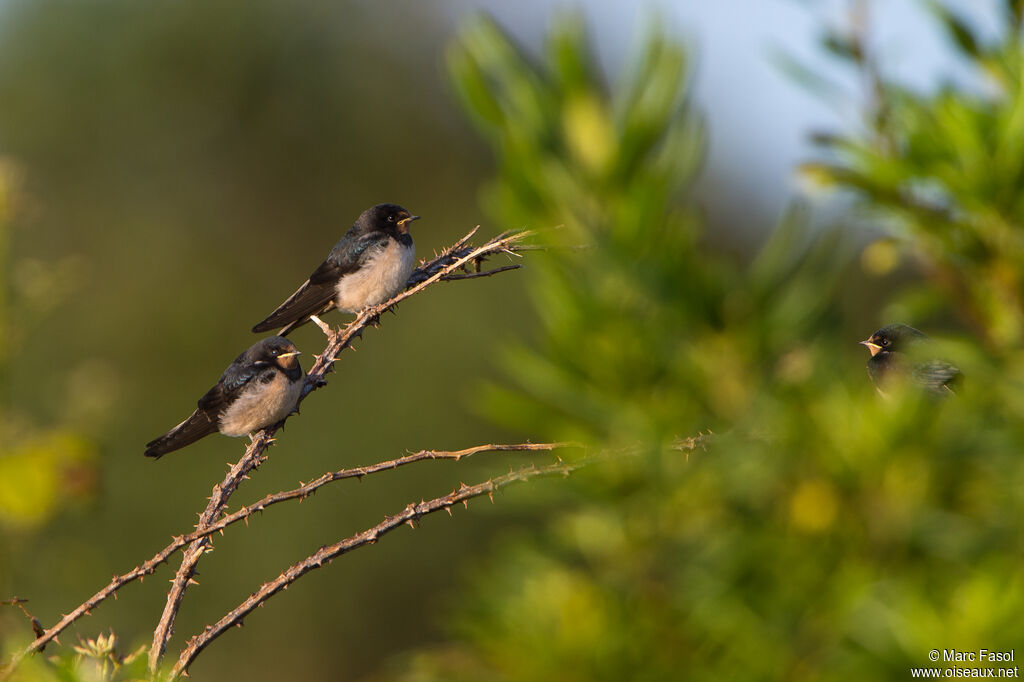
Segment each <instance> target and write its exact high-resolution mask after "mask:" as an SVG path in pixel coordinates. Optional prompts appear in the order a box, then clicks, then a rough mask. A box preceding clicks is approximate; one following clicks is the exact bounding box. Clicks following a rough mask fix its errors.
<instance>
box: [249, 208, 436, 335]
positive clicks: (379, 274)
mask: <svg viewBox="0 0 1024 682" xmlns="http://www.w3.org/2000/svg"><path fill="white" fill-rule="evenodd" d="M418 219H419V216H418V215H412V214H411V213H409V212H408V211H407V210H405V209H404V208H402V207H401V206H398V205H397V204H377V205H376V206H374V207H373V208H368V209H366V210H365V211H363V213H362V215H360V216H359V219H358V220H356V222H355V224H353V225H352V227H350V228H349V230H348V232H346V233H345V236H344V237H342V238H341V239H340V240H338V243H337V244H335V245H334V248H333V249H331V253H330V254H328V256H327V260H325V261H324V262H323V263H321V264H320V267H318V268H317V269H316V270H314V271H313V274H311V275H310V276H309V279H307V280H306V281H305V282H304V283H303V284H302V286H300V287H299V289H298V291H296V292H295V293H294V294H292V295H291V296H289V297H288V300H287V301H285V302H284V303H282V304H281V305H279V306H278V307H277V310H275V311H274V312H272V313H270V315H269V316H268V317H267V319H265V320H263V321H262V322H260V323H259V324H257V325H256V326H255V327H253V328H252V330H253V332H254V333H260V332H265V331H270V330H271V329H278V328H282V329H281V332H280V334H281V335H282V336H285V335H287V334H288V333H289V332H290V331H291V330H293V329H295V328H296V327H298V326H299V325H302V324H305V323H306V322H308V321H309V317H310V315H320V314H321V313H325V312H327V311H328V310H330V309H331V308H338V309H339V310H341V311H342V312H345V313H355V312H358V311H360V310H362V309H363V308H366V307H368V306H371V305H377V304H378V303H383V302H384V301H386V300H388V299H389V298H391V297H392V296H394V295H395V294H397V293H398V292H399V291H401V290H402V289H404V288H405V284H406V282H408V281H409V275H411V274H412V270H413V268H414V267H415V265H416V249H415V247H414V246H413V243H412V235H410V234H409V223H411V222H412V221H414V220H418Z"/></svg>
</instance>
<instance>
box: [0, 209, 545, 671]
mask: <svg viewBox="0 0 1024 682" xmlns="http://www.w3.org/2000/svg"><path fill="white" fill-rule="evenodd" d="M478 229H479V228H474V229H473V230H471V231H470V232H469V233H468V234H466V235H465V236H464V237H462V238H461V239H459V240H458V241H457V242H456V243H455V244H453V245H452V246H450V247H448V248H447V249H445V250H444V251H442V252H441V253H440V254H438V255H436V256H435V257H434V258H433V259H430V260H428V261H426V262H424V263H422V264H421V265H420V267H419V268H417V269H416V270H415V271H414V272H413V274H412V276H411V277H410V280H409V284H410V285H412V286H411V287H410V288H409V289H407V290H405V291H403V292H402V293H400V294H398V295H397V296H395V297H394V298H392V299H391V300H390V301H388V302H386V303H384V304H382V305H380V306H377V307H374V308H369V309H367V310H364V311H362V312H361V313H359V314H358V315H357V316H356V318H355V319H354V320H353V321H352V322H350V323H349V324H348V325H346V326H345V327H344V328H342V329H326V330H325V331H326V333H327V337H328V343H327V347H326V348H325V349H324V352H323V353H322V354H321V355H319V356H317V358H316V363H315V364H314V365H313V367H312V368H311V369H310V371H309V373H308V374H307V375H306V379H305V386H304V388H303V392H302V397H301V398H300V401H301V400H302V399H304V398H305V397H306V396H307V395H308V394H309V393H311V392H312V391H314V390H316V389H317V388H320V387H321V386H324V385H325V384H326V383H327V382H326V380H325V379H324V375H325V374H327V373H328V372H330V371H332V369H333V365H334V362H335V360H336V358H337V356H338V354H339V353H340V352H341V351H343V350H344V349H345V348H348V347H350V346H351V345H352V343H353V341H354V340H355V339H356V338H357V337H361V336H362V333H363V330H364V329H365V328H366V327H367V326H370V325H376V324H378V322H379V320H380V315H381V313H383V312H385V311H387V310H389V309H391V308H393V306H394V305H395V304H397V303H399V302H400V301H403V300H405V299H406V298H409V297H410V296H412V295H414V294H417V293H419V292H420V291H422V290H423V289H425V288H426V287H428V286H430V285H432V284H434V283H436V282H438V281H441V280H444V279H464V278H466V276H467V274H469V273H465V272H462V271H464V270H466V269H467V268H469V267H470V266H472V267H473V268H474V272H473V273H472V275H473V276H486V275H490V274H496V273H497V272H503V271H505V270H509V269H514V268H513V267H510V266H503V267H499V268H495V269H494V270H487V271H482V269H481V265H482V264H483V263H484V262H485V261H486V260H487V258H489V257H490V256H493V255H496V254H500V253H505V254H508V255H517V251H519V250H520V249H521V248H522V245H521V244H520V243H519V242H520V241H521V240H522V239H523V238H524V237H526V236H527V235H528V234H529V233H528V232H525V231H522V232H506V233H503V234H501V235H498V236H497V237H494V238H492V239H490V240H488V241H487V242H485V243H484V244H482V245H480V246H473V245H471V244H470V243H469V240H470V239H471V238H472V237H473V235H475V234H476V232H477V230H478ZM516 267H518V266H516ZM280 426H281V424H276V425H274V426H271V427H269V428H267V429H264V430H263V431H261V432H260V433H258V434H256V436H255V437H254V439H253V441H252V442H251V443H250V444H249V446H248V448H246V451H245V454H244V455H243V456H242V458H241V459H240V460H239V461H238V462H237V463H236V464H235V465H233V466H232V467H231V469H230V470H229V471H228V473H227V474H226V475H225V477H224V480H223V481H221V483H219V484H218V485H216V486H214V488H213V493H212V494H211V496H210V499H209V503H208V504H207V506H206V509H205V510H204V511H203V513H202V514H200V518H199V523H198V524H197V525H196V532H195V533H193V534H191V535H189V536H184V537H186V538H191V539H189V540H187V542H188V543H189V547H188V548H187V549H186V550H185V552H184V556H183V558H182V564H181V566H180V568H179V569H178V572H177V574H176V575H175V578H174V580H173V584H172V587H171V590H170V592H169V593H168V598H167V604H166V606H165V609H164V613H163V615H162V616H161V619H160V622H159V624H158V625H157V628H156V631H155V632H154V639H153V645H152V647H151V649H150V667H151V669H153V670H155V668H156V665H157V664H158V663H159V658H160V656H161V655H162V653H163V651H164V650H165V648H166V645H167V640H168V639H169V638H170V635H171V633H172V629H173V624H174V617H175V614H176V613H177V609H178V607H179V605H180V603H181V599H182V597H183V595H184V592H185V590H186V589H187V587H188V584H189V583H190V582H194V581H193V579H192V578H193V574H194V571H195V566H196V564H197V563H198V561H199V558H200V557H201V556H202V555H203V554H204V553H205V552H206V551H209V549H210V548H211V547H210V545H209V540H208V539H207V538H208V536H209V535H210V534H211V533H213V532H216V530H219V529H220V528H223V526H220V527H219V528H213V524H214V523H215V522H216V521H217V519H218V518H219V517H220V515H221V514H222V513H223V512H224V510H225V509H226V506H227V503H228V500H229V498H230V497H231V495H232V494H233V493H234V491H235V490H236V489H237V488H238V486H239V485H240V484H241V482H242V481H243V480H245V479H246V478H247V477H248V474H249V473H250V472H252V471H253V470H254V469H255V468H257V467H258V466H259V465H260V464H262V463H263V462H264V461H265V460H266V458H267V455H266V454H265V452H266V450H267V448H268V447H269V446H270V445H272V444H273V442H274V439H273V435H274V433H276V431H277V429H278V428H280ZM177 543H178V539H176V540H175V542H173V543H171V545H168V546H167V547H166V548H165V549H164V550H162V551H161V552H159V553H158V554H157V555H155V556H154V557H153V558H152V559H150V560H149V561H147V562H145V563H143V564H142V565H140V566H137V567H136V568H135V569H134V570H132V571H129V572H128V573H125V574H123V575H121V576H115V577H114V578H113V579H112V580H111V582H110V583H109V584H108V585H107V586H106V587H104V588H103V589H101V590H100V591H99V592H97V593H96V594H94V595H93V596H92V597H90V598H89V599H87V600H86V601H85V602H83V603H82V604H80V605H79V606H78V607H77V608H75V609H74V610H73V611H72V612H71V613H68V614H65V615H63V616H62V618H61V620H60V621H59V622H58V623H57V624H56V625H54V626H52V627H51V628H49V629H47V630H45V632H42V633H41V634H40V633H39V632H37V633H36V634H37V637H36V639H35V640H34V641H33V642H32V643H31V644H29V645H28V646H27V647H26V648H25V649H24V650H22V651H21V652H18V653H17V654H15V655H14V657H13V658H12V659H11V661H10V663H9V664H8V666H7V667H6V668H5V669H3V670H0V680H3V679H5V678H6V677H7V676H8V675H9V674H10V673H11V672H12V671H13V670H14V668H15V667H16V666H17V665H18V663H19V662H20V661H21V660H22V659H23V658H24V657H25V656H26V655H28V654H30V653H32V652H34V651H39V650H41V649H42V648H43V647H44V646H45V645H46V644H47V643H48V642H50V641H52V640H55V639H56V638H57V636H58V635H59V634H60V633H61V632H63V631H64V630H65V629H66V628H67V627H68V626H69V625H71V624H72V623H73V622H75V621H76V620H78V619H79V618H81V617H82V616H84V615H88V614H89V613H90V612H91V610H92V609H93V608H95V607H96V606H97V605H99V604H100V603H101V602H103V601H104V600H106V599H107V598H108V597H110V596H111V595H115V593H116V592H117V590H118V589H120V588H121V587H123V586H124V585H126V584H128V583H129V582H132V581H134V580H136V579H141V578H143V577H144V576H146V575H149V574H150V573H153V572H154V571H155V570H156V568H157V567H158V566H159V565H160V564H161V563H163V562H164V561H166V560H167V559H168V558H169V557H170V556H171V555H172V554H173V553H174V552H175V551H177V550H178V549H180V548H181V547H182V546H183V545H182V544H177Z"/></svg>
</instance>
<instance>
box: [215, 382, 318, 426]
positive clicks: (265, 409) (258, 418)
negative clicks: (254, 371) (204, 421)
mask: <svg viewBox="0 0 1024 682" xmlns="http://www.w3.org/2000/svg"><path fill="white" fill-rule="evenodd" d="M301 391H302V382H301V381H288V378H287V377H286V376H285V375H284V374H282V373H281V372H276V373H275V374H274V378H273V379H272V380H270V381H269V382H268V383H262V382H259V381H256V382H253V385H252V386H250V387H248V388H247V390H246V391H244V392H243V393H242V394H241V395H240V396H238V398H237V399H236V400H235V401H234V402H233V403H231V405H230V406H229V407H228V409H226V410H224V412H223V413H222V414H221V416H220V421H219V423H218V426H219V427H220V428H219V430H220V432H221V433H223V434H224V435H225V436H244V435H246V434H249V433H253V432H254V431H259V430H260V429H262V428H264V427H266V426H270V425H271V424H276V423H277V422H279V421H281V420H282V419H284V418H285V417H287V416H288V414H289V413H291V411H292V410H293V409H294V408H295V403H296V401H297V400H298V399H299V393H300V392H301Z"/></svg>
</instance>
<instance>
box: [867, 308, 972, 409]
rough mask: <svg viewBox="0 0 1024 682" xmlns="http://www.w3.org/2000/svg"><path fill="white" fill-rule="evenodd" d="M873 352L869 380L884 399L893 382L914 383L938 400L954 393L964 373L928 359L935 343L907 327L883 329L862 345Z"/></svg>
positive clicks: (870, 359)
mask: <svg viewBox="0 0 1024 682" xmlns="http://www.w3.org/2000/svg"><path fill="white" fill-rule="evenodd" d="M860 343H862V344H863V345H865V346H867V347H868V350H869V351H871V357H870V358H869V359H868V376H870V377H871V381H872V382H873V383H874V384H875V388H876V389H877V390H878V392H879V393H880V394H881V395H882V396H883V397H888V396H887V395H886V393H885V390H884V389H885V387H886V386H888V385H890V384H891V383H892V382H893V381H908V380H909V381H910V382H911V383H912V384H914V385H916V386H919V387H920V388H922V389H924V390H925V391H926V392H927V393H929V394H931V395H934V396H942V395H950V394H952V393H954V391H953V384H955V383H956V381H957V380H958V379H959V378H960V370H959V369H957V368H956V367H954V366H953V365H951V364H949V363H948V362H944V361H942V360H936V359H934V358H928V357H927V355H928V352H929V347H930V344H931V342H930V341H929V339H928V337H927V336H925V334H924V333H923V332H920V331H918V330H917V329H914V328H913V327H910V326H907V325H905V324H890V325H887V326H885V327H882V328H881V329H879V330H878V331H876V332H875V333H874V334H872V335H871V336H870V337H869V338H868V339H866V340H864V341H861V342H860Z"/></svg>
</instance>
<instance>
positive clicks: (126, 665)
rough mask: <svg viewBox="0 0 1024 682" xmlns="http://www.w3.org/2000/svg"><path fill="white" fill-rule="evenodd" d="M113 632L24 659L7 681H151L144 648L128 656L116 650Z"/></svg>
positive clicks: (116, 643)
mask: <svg viewBox="0 0 1024 682" xmlns="http://www.w3.org/2000/svg"><path fill="white" fill-rule="evenodd" d="M118 645H119V642H118V637H117V635H115V634H114V632H113V631H110V632H109V633H108V634H106V635H97V636H96V637H95V638H87V639H79V643H78V644H75V645H72V646H71V647H70V648H69V649H67V650H64V649H62V650H61V651H60V652H59V654H55V655H36V656H33V657H31V658H28V659H26V660H25V661H24V662H22V664H21V665H20V666H19V668H18V669H17V670H16V671H15V673H14V675H13V676H12V677H11V681H12V682H22V681H25V682H27V681H29V680H31V681H32V682H128V681H129V680H152V679H163V678H152V677H151V676H150V675H149V674H148V671H147V670H146V657H145V656H143V652H144V651H145V649H146V647H145V645H143V646H140V647H138V648H137V649H135V650H134V651H133V652H131V653H130V654H125V653H123V652H121V651H119V650H118Z"/></svg>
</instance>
